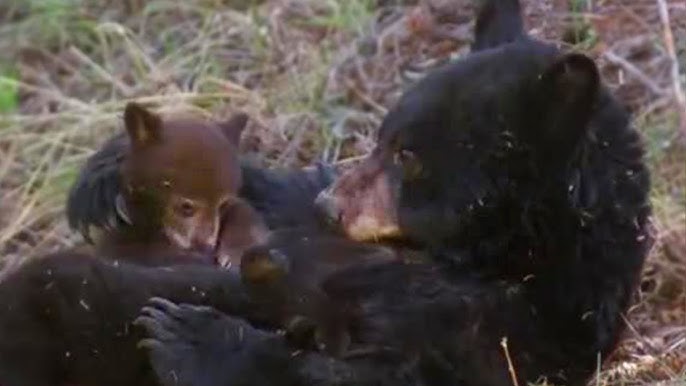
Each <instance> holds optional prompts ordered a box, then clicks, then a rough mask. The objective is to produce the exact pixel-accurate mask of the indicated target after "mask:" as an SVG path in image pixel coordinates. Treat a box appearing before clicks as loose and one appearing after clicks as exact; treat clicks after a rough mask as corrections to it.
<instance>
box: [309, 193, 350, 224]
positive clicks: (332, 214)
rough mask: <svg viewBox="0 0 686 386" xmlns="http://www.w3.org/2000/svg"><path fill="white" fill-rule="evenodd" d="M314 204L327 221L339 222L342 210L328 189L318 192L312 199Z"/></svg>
mask: <svg viewBox="0 0 686 386" xmlns="http://www.w3.org/2000/svg"><path fill="white" fill-rule="evenodd" d="M314 205H315V206H316V207H317V209H318V210H319V212H320V213H321V214H322V216H323V217H324V219H325V220H326V221H327V222H329V223H332V224H338V223H340V221H341V216H342V214H343V212H342V210H341V208H340V207H339V206H338V205H337V204H336V199H335V198H334V196H332V195H331V193H329V191H328V190H325V191H323V192H321V193H319V195H318V196H317V198H316V199H315V200H314Z"/></svg>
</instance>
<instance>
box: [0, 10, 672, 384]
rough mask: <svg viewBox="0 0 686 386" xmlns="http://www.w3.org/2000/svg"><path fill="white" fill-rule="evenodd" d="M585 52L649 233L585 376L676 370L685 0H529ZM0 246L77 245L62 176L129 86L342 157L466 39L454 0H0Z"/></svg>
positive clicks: (292, 161)
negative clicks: (637, 163)
mask: <svg viewBox="0 0 686 386" xmlns="http://www.w3.org/2000/svg"><path fill="white" fill-rule="evenodd" d="M523 2H524V3H525V4H526V16H527V23H528V26H529V29H530V31H531V33H532V34H533V35H535V36H537V37H539V38H542V39H548V40H554V41H559V40H560V38H564V40H565V41H566V43H565V44H569V45H571V46H573V47H574V48H575V49H578V50H581V51H584V52H586V53H588V54H589V55H591V56H593V57H594V58H596V59H597V60H598V62H599V63H600V64H601V67H602V70H603V74H604V77H605V80H606V82H607V83H608V84H609V86H610V87H611V88H612V89H613V90H614V91H615V93H616V94H617V95H618V96H619V97H620V98H621V99H622V101H623V102H624V103H625V104H626V105H627V106H629V108H630V109H631V110H632V112H633V113H634V116H635V124H636V126H637V127H639V128H640V130H641V131H642V132H643V133H644V136H645V140H646V145H647V148H648V158H649V162H650V165H651V168H652V170H653V183H654V189H653V194H652V198H653V204H654V208H655V219H654V224H655V233H656V235H657V243H656V245H655V247H654V248H653V252H652V254H651V256H650V259H649V262H648V264H647V266H646V269H645V274H644V278H643V282H642V285H641V291H640V294H639V301H638V304H637V305H636V306H635V307H633V308H632V309H631V311H630V312H629V314H628V315H627V323H628V325H629V329H628V330H627V334H626V338H625V339H624V341H623V343H622V345H621V347H620V349H619V350H618V351H617V353H616V354H615V355H614V357H613V358H611V360H610V361H609V362H608V363H607V364H606V365H605V367H604V368H603V369H602V372H600V373H599V377H598V379H597V380H595V381H594V382H596V384H598V385H645V384H658V383H659V384H664V385H667V384H670V385H671V384H674V385H677V384H686V105H685V103H686V102H685V101H684V88H685V87H686V85H685V83H686V82H685V75H684V74H685V73H686V2H684V1H683V0H595V1H591V0H525V1H523ZM0 20H1V21H2V24H0V52H2V53H3V55H2V56H1V57H0V113H2V115H1V116H0V256H2V257H3V258H2V262H3V263H4V264H5V265H6V266H10V265H13V264H15V263H16V262H18V261H19V260H21V259H23V258H26V257H29V256H31V255H34V254H37V253H40V252H44V251H46V250H50V249H53V248H60V247H64V246H70V245H74V244H75V243H78V242H80V240H79V238H78V237H77V236H75V235H74V234H73V233H71V232H69V230H68V228H67V227H66V224H65V221H64V218H63V217H64V216H63V203H64V195H65V191H66V189H67V188H68V187H69V185H70V183H71V182H72V180H73V178H74V176H75V173H76V172H77V170H78V168H79V166H80V165H81V163H82V162H83V160H84V159H85V157H87V156H88V155H89V154H90V153H91V152H92V150H93V149H94V148H96V147H97V146H98V145H99V144H100V143H102V142H103V141H104V140H105V139H106V138H107V137H108V136H109V135H110V134H111V133H112V132H114V131H115V130H118V129H119V125H120V122H119V121H120V119H119V115H118V114H119V112H120V111H121V109H122V107H123V105H124V104H125V103H126V102H127V101H129V100H133V99H136V100H139V101H142V102H145V103H147V104H149V105H151V106H154V107H158V108H163V109H169V110H179V109H193V110H196V111H199V112H201V113H205V114H212V115H214V116H226V115H227V114H229V113H230V112H231V111H233V110H237V109H240V110H244V111H246V112H248V113H249V114H250V115H251V117H252V122H251V124H250V126H249V130H248V133H247V135H246V137H245V141H244V145H243V150H244V152H245V153H250V154H252V155H254V156H255V157H259V158H260V159H262V160H264V162H265V163H267V164H278V165H302V164H307V163H309V162H312V161H313V160H318V159H321V160H325V161H330V162H337V163H339V164H341V166H342V167H343V166H344V165H346V164H350V163H352V162H355V160H356V159H358V158H359V157H360V156H361V155H364V154H365V153H366V152H368V151H369V150H370V149H371V147H372V145H373V143H374V131H375V128H376V127H377V126H378V124H379V122H380V120H381V118H382V117H383V115H384V113H385V112H386V109H387V108H388V106H390V105H391V104H392V103H393V102H394V101H395V100H396V99H397V97H398V96H399V95H400V93H401V92H402V90H403V89H404V88H405V87H406V86H407V85H408V84H411V83H412V82H413V81H414V80H416V79H417V78H419V77H421V76H422V75H423V74H424V73H426V71H428V70H429V69H431V68H432V67H435V66H437V65H439V64H441V63H443V62H445V61H447V60H450V59H451V58H455V57H459V56H460V55H463V54H464V53H465V52H467V50H468V44H469V41H470V39H471V35H470V27H471V23H472V14H471V1H468V0H460V1H458V0H424V1H419V2H418V1H410V0H406V1H400V0H396V1H392V0H272V1H256V0H244V1H239V0H194V1H182V0H150V1H140V0H126V1H121V2H108V1H104V0H29V1H21V0H10V1H5V2H3V3H2V4H0Z"/></svg>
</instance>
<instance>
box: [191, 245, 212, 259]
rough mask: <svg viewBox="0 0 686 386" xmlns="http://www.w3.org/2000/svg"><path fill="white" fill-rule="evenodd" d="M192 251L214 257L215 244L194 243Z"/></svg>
mask: <svg viewBox="0 0 686 386" xmlns="http://www.w3.org/2000/svg"><path fill="white" fill-rule="evenodd" d="M191 249H192V250H193V251H194V252H195V253H198V254H200V255H203V256H213V255H214V253H215V249H216V248H215V245H214V243H208V242H204V241H203V242H200V241H194V242H193V243H192V244H191Z"/></svg>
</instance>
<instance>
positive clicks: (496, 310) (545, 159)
mask: <svg viewBox="0 0 686 386" xmlns="http://www.w3.org/2000/svg"><path fill="white" fill-rule="evenodd" d="M648 191H649V173H648V170H647V168H646V166H645V164H644V160H643V148H642V144H641V141H640V137H639V134H638V133H637V132H636V131H635V130H634V129H633V128H632V127H631V125H630V120H629V116H628V114H627V113H626V112H625V110H624V109H623V108H621V107H620V106H619V104H618V103H617V102H616V101H615V100H614V99H613V97H612V96H611V95H610V93H609V92H608V90H607V89H606V88H604V87H603V86H602V85H601V82H600V78H599V74H598V70H597V68H596V66H595V64H594V63H593V62H592V60H590V59H589V58H587V57H585V56H583V55H581V54H577V53H566V52H561V51H560V50H558V49H557V48H555V47H554V46H551V45H548V44H544V43H542V42H538V41H535V40H533V39H532V38H530V37H529V36H527V35H526V33H525V32H524V31H523V29H522V20H521V16H520V5H519V2H518V1H516V0H490V1H489V0H485V1H482V2H481V3H480V7H479V10H478V17H477V22H476V39H475V44H474V46H473V52H472V53H471V54H470V55H469V56H467V57H465V58H463V59H460V60H458V61H456V62H454V63H452V64H449V65H447V66H446V67H444V68H442V69H439V70H437V71H435V72H433V73H432V74H430V75H428V76H427V77H426V78H425V79H423V80H422V81H420V82H419V83H418V84H417V85H415V86H414V88H412V89H411V90H409V91H408V92H407V93H406V94H405V95H404V96H403V98H402V99H401V100H400V102H399V103H398V104H397V105H396V106H395V107H394V108H393V109H392V110H391V111H390V112H389V113H388V115H387V116H386V117H385V119H384V121H383V123H382V126H381V128H380V131H379V134H378V145H377V147H376V148H375V150H374V151H373V152H372V153H371V155H369V157H368V158H367V159H366V160H364V161H363V162H362V163H361V164H360V165H359V166H357V167H356V168H354V169H352V170H351V171H349V172H348V173H346V174H345V175H343V176H341V177H340V178H339V179H338V180H337V181H336V182H335V183H334V184H333V186H332V187H331V188H329V189H328V190H327V191H325V192H323V193H322V194H321V195H320V197H319V198H318V204H319V205H320V206H321V207H322V209H323V210H324V211H325V212H327V213H328V214H329V216H330V217H331V218H332V219H333V220H335V221H337V222H338V223H339V224H340V225H341V227H342V228H343V230H344V231H345V232H346V233H347V234H348V235H349V236H350V237H351V238H353V239H356V240H361V241H366V240H377V239H392V240H396V241H398V242H408V243H412V244H414V245H417V246H421V247H422V248H423V250H424V251H425V253H426V254H427V255H428V258H429V259H431V260H432V261H433V262H429V263H417V264H408V263H403V262H397V261H396V262H389V263H381V264H372V265H368V264H362V265H358V266H353V267H350V268H348V269H346V270H343V271H339V272H335V273H333V274H332V275H331V276H330V277H328V278H326V280H325V281H324V283H323V284H322V288H323V291H324V293H325V295H326V298H327V299H328V301H330V302H331V303H332V304H333V305H341V307H344V308H345V310H346V311H345V313H346V316H345V320H346V321H345V323H346V324H347V326H346V329H347V331H348V332H349V339H350V343H349V348H350V349H353V348H355V347H360V348H365V350H363V351H362V352H366V353H367V354H361V355H357V356H353V357H343V358H338V359H336V358H330V360H331V362H330V363H331V367H329V368H326V367H325V366H324V367H322V366H320V365H318V364H317V363H320V362H317V360H318V359H311V360H310V359H308V358H307V357H302V356H299V357H296V358H293V357H292V356H290V355H288V354H287V353H286V352H284V351H280V350H281V349H276V347H277V346H278V345H277V344H276V343H274V342H280V341H279V340H278V336H276V335H271V334H268V335H266V337H265V335H261V334H265V333H266V332H265V331H262V332H259V333H258V332H255V331H252V332H251V335H250V336H248V337H247V338H246V339H247V341H241V340H236V339H228V340H224V341H222V340H216V339H212V338H211V336H210V334H214V333H216V332H217V331H232V330H235V329H236V328H238V327H237V326H239V325H242V323H243V322H241V321H240V320H239V319H236V318H237V317H240V315H233V316H231V314H223V315H222V314H220V313H218V312H216V311H213V310H211V309H207V308H202V309H199V308H195V307H193V306H190V305H183V306H180V307H178V306H175V305H173V304H172V305H170V304H168V303H164V302H162V303H159V302H158V303H156V304H153V306H152V308H148V309H146V311H145V312H144V313H143V318H142V320H141V324H143V325H144V326H145V327H146V329H147V331H148V333H149V334H150V337H149V338H148V339H147V340H146V341H145V342H146V344H145V345H146V347H149V348H150V350H151V359H152V364H153V366H154V368H155V370H156V371H157V372H158V375H159V376H160V379H161V380H162V381H163V382H164V383H165V384H166V385H172V384H176V383H175V382H179V384H184V385H206V384H212V385H230V384H234V383H236V382H238V383H241V384H271V385H281V384H283V385H290V384H303V385H308V384H309V385H313V384H316V385H338V384H350V385H352V384H355V385H364V384H374V385H503V386H504V385H511V384H513V382H514V383H517V382H519V384H526V383H528V382H536V381H542V380H547V381H548V382H549V383H553V384H564V385H582V384H584V383H585V382H586V381H587V380H588V379H589V377H590V376H591V375H592V374H593V372H594V371H595V369H596V368H597V364H598V360H599V359H600V360H602V359H604V358H606V357H607V356H608V355H609V354H610V353H611V352H612V350H613V348H614V347H615V345H616V343H617V340H618V338H619V336H620V333H621V331H622V329H623V322H622V316H621V314H622V312H624V311H625V310H626V309H627V307H628V305H629V304H630V301H631V298H632V293H633V291H634V289H635V286H636V284H637V281H638V278H639V274H640V271H641V267H642V265H643V262H644V259H645V256H646V253H647V251H648V249H649V247H650V245H651V239H652V237H651V235H650V232H649V216H650V207H649V203H648ZM151 310H154V312H151ZM210 324H211V325H213V326H214V327H213V328H212V329H205V328H204V327H207V326H209V325H210ZM253 333H254V334H253ZM224 335H225V336H226V335H227V334H226V333H224ZM257 335H260V337H259V338H257ZM251 337H255V340H253V339H252V338H251ZM265 339H266V341H268V342H270V343H269V344H273V345H274V347H275V351H274V352H275V353H276V354H274V356H271V357H270V358H269V360H270V363H271V366H274V364H275V363H276V364H278V363H279V358H278V357H279V356H280V358H281V359H280V360H281V361H282V362H281V363H280V366H286V365H285V363H290V364H291V366H292V367H291V369H292V370H291V375H292V376H293V377H295V380H294V379H293V378H291V377H284V378H281V377H280V375H279V374H277V373H274V374H273V376H272V377H270V378H268V379H267V380H265V378H264V377H265V376H267V375H268V372H267V371H265V372H261V373H260V374H259V376H260V379H259V380H257V378H255V376H256V375H255V374H253V375H250V374H246V373H245V372H242V370H244V369H242V368H241V367H240V366H235V365H234V366H231V365H229V363H232V361H233V359H234V358H240V359H237V360H238V362H237V363H250V361H249V360H248V359H246V358H250V353H251V352H252V351H254V352H255V353H256V355H258V353H259V355H262V354H263V352H264V351H263V350H264V348H259V347H260V344H259V342H262V341H264V340H265ZM279 347H280V346H279ZM227 348H231V350H228V349H227ZM351 351H355V350H351ZM214 352H221V353H224V354H225V355H222V356H213V355H208V353H214ZM309 353H310V354H312V355H314V354H313V353H314V352H309ZM319 354H320V355H321V353H319ZM317 358H319V357H317ZM200 364H202V365H200ZM179 366H183V367H182V368H181V370H182V371H179V372H175V371H176V370H178V369H180V367H179ZM370 368H371V369H376V371H369V369H370ZM313 369H314V370H313ZM327 369H328V370H327ZM293 371H295V373H293ZM170 372H174V374H176V375H179V376H180V377H181V378H175V382H172V381H170V377H169V374H170ZM250 377H252V379H254V380H255V381H254V382H252V383H251V381H246V379H251V378H250ZM260 382H263V383H260Z"/></svg>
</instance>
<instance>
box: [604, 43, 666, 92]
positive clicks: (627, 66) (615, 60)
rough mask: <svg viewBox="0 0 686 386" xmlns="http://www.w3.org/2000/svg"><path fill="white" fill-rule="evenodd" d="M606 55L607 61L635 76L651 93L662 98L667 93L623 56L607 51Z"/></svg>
mask: <svg viewBox="0 0 686 386" xmlns="http://www.w3.org/2000/svg"><path fill="white" fill-rule="evenodd" d="M604 55H605V57H606V58H607V60H609V61H610V62H611V63H612V64H615V65H618V66H620V67H622V68H623V69H624V70H625V71H626V72H628V73H630V74H631V75H633V76H634V77H635V78H636V79H637V80H638V81H640V82H641V83H643V84H644V85H645V86H646V87H648V88H649V89H650V91H651V92H652V93H653V94H655V95H656V96H661V95H664V94H665V93H666V91H665V90H664V89H663V88H662V87H660V86H658V85H657V84H656V83H655V82H653V81H652V79H650V78H649V77H648V76H647V75H646V74H644V73H643V71H641V70H640V69H638V67H636V66H634V65H633V64H631V63H629V61H627V60H626V59H624V58H622V57H621V56H619V55H617V54H615V53H614V52H613V51H612V50H607V51H605V53H604Z"/></svg>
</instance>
